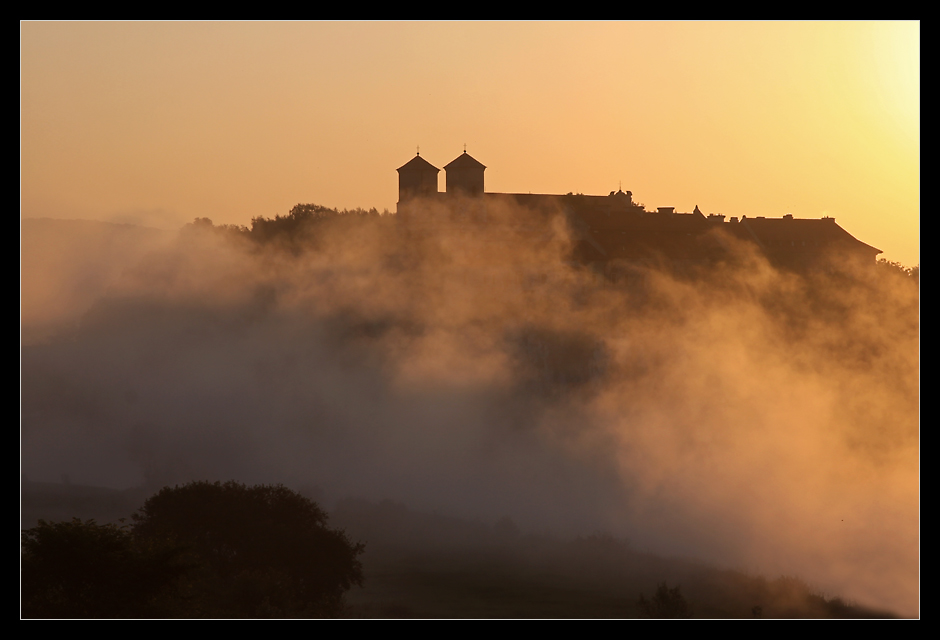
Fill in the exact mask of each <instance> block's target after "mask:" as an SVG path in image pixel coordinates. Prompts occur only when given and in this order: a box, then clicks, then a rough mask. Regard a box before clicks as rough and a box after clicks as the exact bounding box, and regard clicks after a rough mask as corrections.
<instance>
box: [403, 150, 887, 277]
mask: <svg viewBox="0 0 940 640" xmlns="http://www.w3.org/2000/svg"><path fill="white" fill-rule="evenodd" d="M444 169H445V175H446V191H445V192H443V193H439V192H438V191H437V174H438V173H439V171H440V170H439V169H437V168H435V167H433V166H432V165H431V164H430V163H428V162H427V161H425V160H424V159H423V158H421V157H420V156H415V157H414V158H413V159H412V160H411V161H410V162H408V163H407V164H405V165H404V166H402V167H400V168H399V169H398V175H399V201H398V212H399V214H400V215H401V216H402V218H403V219H406V220H407V219H409V218H411V217H412V216H411V214H412V213H413V212H412V207H411V206H409V205H410V203H411V202H412V201H413V200H415V198H418V197H420V198H421V199H422V203H423V205H424V206H426V205H429V204H432V203H435V202H436V203H438V204H440V205H443V207H442V208H443V209H444V210H446V211H447V212H448V213H449V215H452V216H454V217H455V218H457V219H462V218H472V219H476V220H478V221H486V219H487V210H488V208H489V207H490V206H493V205H495V204H497V203H498V202H500V201H503V202H507V203H509V204H512V205H515V206H520V207H525V208H527V209H530V210H533V211H536V212H544V213H546V214H550V213H553V212H559V211H560V212H562V213H563V214H564V215H566V216H567V218H568V221H569V224H570V226H571V228H572V229H573V231H574V233H575V236H576V238H577V246H576V247H575V257H576V258H577V259H578V260H579V261H582V262H588V263H593V262H601V263H604V262H610V261H614V260H625V261H651V260H652V261H660V262H662V261H667V262H668V263H670V264H672V265H673V266H676V265H679V266H681V265H683V264H689V265H694V264H702V263H708V262H712V261H716V260H720V259H721V258H722V257H723V256H725V255H727V252H728V249H729V244H730V243H731V242H733V241H734V240H735V239H737V240H741V241H745V242H750V243H753V244H754V245H756V246H757V247H758V248H759V249H760V250H761V251H762V252H763V253H764V254H765V255H766V256H767V258H768V259H770V260H771V261H772V262H774V263H776V264H779V265H781V266H789V267H811V266H813V265H814V264H817V263H818V262H819V261H820V260H821V259H822V258H824V257H829V256H836V257H841V258H850V259H857V260H861V261H863V262H871V263H873V262H874V260H875V257H876V256H877V255H878V254H879V253H881V250H880V249H876V248H875V247H872V246H870V245H867V244H865V243H864V242H861V241H859V240H857V239H856V238H855V237H853V236H852V235H851V234H849V233H848V232H847V231H845V230H844V229H843V228H842V227H840V226H839V225H837V224H836V221H835V219H834V218H828V217H827V218H822V219H796V218H794V217H793V215H792V214H786V215H784V216H783V217H782V218H766V217H763V216H757V217H754V218H749V217H747V216H741V218H740V220H738V218H737V217H733V218H731V219H730V220H729V221H727V222H726V221H725V216H723V215H721V214H714V213H711V214H708V215H705V214H704V213H702V211H701V210H700V209H699V207H698V205H695V209H694V210H693V211H692V212H691V213H679V212H676V210H675V207H658V208H657V209H656V211H655V212H652V211H647V210H646V209H645V208H644V207H643V206H642V205H639V204H636V203H635V202H633V194H632V193H631V192H630V191H621V190H618V191H616V192H615V191H611V192H610V194H609V195H606V196H590V195H583V194H572V193H569V194H567V195H552V194H533V193H487V192H486V191H485V190H484V181H483V172H484V171H485V169H486V167H485V166H484V165H483V164H481V163H480V162H478V161H477V160H476V159H474V158H473V157H471V156H470V155H469V154H468V153H467V152H466V151H464V152H463V153H462V154H461V155H460V156H458V157H457V158H456V159H455V160H454V161H452V162H450V163H449V164H447V165H445V166H444Z"/></svg>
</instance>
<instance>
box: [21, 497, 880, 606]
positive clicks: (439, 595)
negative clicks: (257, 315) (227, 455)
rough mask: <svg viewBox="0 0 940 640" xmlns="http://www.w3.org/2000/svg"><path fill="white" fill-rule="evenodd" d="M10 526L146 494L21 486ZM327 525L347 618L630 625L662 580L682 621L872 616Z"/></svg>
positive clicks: (537, 551)
mask: <svg viewBox="0 0 940 640" xmlns="http://www.w3.org/2000/svg"><path fill="white" fill-rule="evenodd" d="M22 487H23V488H22V494H21V496H22V501H21V527H23V528H28V527H32V526H34V525H35V524H36V521H37V520H38V519H40V518H42V519H45V520H67V519H71V518H72V517H80V518H83V519H89V518H94V519H96V520H97V521H98V522H116V521H118V519H119V518H126V517H128V516H129V515H130V514H131V513H133V511H134V510H135V509H137V508H138V507H139V506H140V505H141V504H142V503H143V501H144V500H145V499H146V498H147V497H148V496H149V495H150V494H151V493H153V491H146V490H131V491H114V490H109V489H102V488H96V487H83V486H76V485H69V484H49V483H36V482H24V483H23V485H22ZM330 522H331V526H334V527H338V528H343V529H345V530H346V533H347V534H348V535H349V537H350V539H351V540H353V541H362V542H364V543H366V552H365V554H364V555H363V557H362V561H363V566H364V569H365V584H364V586H363V587H362V588H354V589H352V590H351V591H350V592H349V594H348V596H347V603H348V606H347V616H348V617H352V618H638V617H647V616H648V615H649V609H647V610H645V611H644V610H643V608H642V607H641V606H639V605H638V601H639V598H640V596H641V595H643V596H644V598H645V599H646V600H647V602H651V601H652V600H653V598H654V595H655V594H656V592H657V588H658V587H659V586H660V585H662V584H663V583H665V584H666V585H667V586H668V587H669V588H670V589H674V588H675V587H680V590H681V598H682V603H683V605H684V606H686V607H687V608H686V609H685V611H686V612H687V614H686V615H691V617H694V618H754V617H763V618H884V617H894V616H893V615H892V614H891V613H889V612H884V611H874V610H870V609H866V608H862V607H858V606H853V605H851V604H849V603H846V602H843V601H842V600H841V599H839V598H826V597H823V596H821V595H819V594H816V593H813V591H812V590H811V589H810V588H809V587H808V586H807V585H806V584H805V583H803V582H802V581H801V580H799V579H798V578H794V577H779V578H776V579H767V578H765V577H762V576H751V575H746V574H743V573H740V572H737V571H728V570H721V569H717V568H714V567H710V566H706V565H703V564H700V563H697V562H694V561H690V560H684V559H676V558H664V557H659V556H654V555H651V554H647V553H641V552H637V551H635V550H633V549H631V548H630V546H629V545H628V544H627V543H625V542H623V541H620V540H616V539H614V538H610V537H605V536H601V535H598V536H590V537H582V538H576V539H568V540H562V539H556V538H551V537H547V536H532V535H522V534H520V533H519V531H518V529H517V528H516V527H515V525H514V524H513V523H512V522H511V521H509V520H504V521H501V522H499V523H497V524H496V525H495V526H490V525H487V524H483V523H478V522H468V521H465V520H460V519H456V518H450V517H447V516H442V515H437V514H426V513H420V512H415V511H412V510H409V509H408V508H407V507H405V506H404V505H400V504H395V503H392V502H382V503H378V504H376V503H370V502H366V501H357V500H345V501H342V502H339V503H338V504H337V505H336V506H335V508H334V509H333V511H332V515H331V521H330Z"/></svg>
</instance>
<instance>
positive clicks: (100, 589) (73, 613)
mask: <svg viewBox="0 0 940 640" xmlns="http://www.w3.org/2000/svg"><path fill="white" fill-rule="evenodd" d="M21 544H22V547H21V553H22V594H21V595H22V611H21V613H22V615H23V617H24V618H117V617H120V618H136V617H152V616H159V615H161V612H160V610H159V607H157V606H154V601H155V598H156V597H157V595H158V594H159V593H160V592H161V591H163V590H165V589H167V588H169V587H170V586H171V585H173V584H174V583H175V582H176V580H177V579H178V578H179V577H180V576H181V575H182V574H183V573H185V571H186V570H187V569H188V568H189V566H188V565H187V564H186V563H184V562H183V561H182V559H181V550H180V549H179V548H176V547H173V546H171V545H154V544H141V543H139V542H138V541H136V540H135V539H134V538H133V536H132V535H131V533H130V532H129V531H128V530H127V528H126V527H120V526H117V525H114V524H104V525H101V524H97V523H96V522H95V521H94V520H87V521H85V522H82V521H81V520H79V519H78V518H74V519H72V520H71V521H70V522H54V523H50V522H46V521H45V520H40V521H39V524H38V526H36V527H33V528H32V529H28V530H26V531H23V532H22V536H21Z"/></svg>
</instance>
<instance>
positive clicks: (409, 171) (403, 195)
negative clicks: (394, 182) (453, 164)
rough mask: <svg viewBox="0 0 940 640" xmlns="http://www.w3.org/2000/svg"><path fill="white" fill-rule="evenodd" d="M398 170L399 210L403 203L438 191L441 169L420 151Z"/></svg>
mask: <svg viewBox="0 0 940 640" xmlns="http://www.w3.org/2000/svg"><path fill="white" fill-rule="evenodd" d="M397 171H398V210H399V211H401V205H402V203H404V202H407V201H408V200H411V199H412V198H418V197H421V196H428V195H432V194H435V193H437V174H438V173H440V172H441V170H440V169H438V168H437V167H435V166H434V165H432V164H431V163H430V162H428V161H427V160H425V159H424V158H422V157H421V154H420V153H419V154H417V155H415V157H414V158H412V159H411V160H409V161H408V162H407V163H405V164H403V165H402V166H400V167H398V169H397Z"/></svg>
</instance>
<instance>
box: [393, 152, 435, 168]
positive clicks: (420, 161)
mask: <svg viewBox="0 0 940 640" xmlns="http://www.w3.org/2000/svg"><path fill="white" fill-rule="evenodd" d="M402 169H404V170H405V171H427V170H428V169H431V170H432V171H435V172H439V171H440V169H438V168H437V167H435V166H434V165H433V164H431V163H430V162H428V161H427V160H425V159H424V158H422V157H421V156H420V155H416V156H415V157H414V158H412V159H411V160H409V161H408V162H406V163H405V164H403V165H402V166H400V167H398V168H397V169H396V171H401V170H402Z"/></svg>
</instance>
